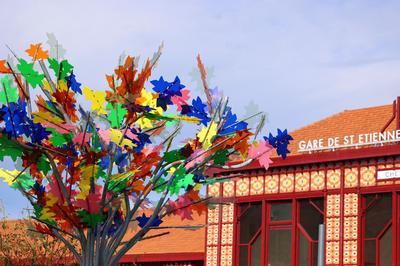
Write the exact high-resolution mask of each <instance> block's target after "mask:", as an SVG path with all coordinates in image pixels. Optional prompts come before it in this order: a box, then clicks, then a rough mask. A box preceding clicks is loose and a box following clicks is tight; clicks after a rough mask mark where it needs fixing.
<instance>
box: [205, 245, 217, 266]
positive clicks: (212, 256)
mask: <svg viewBox="0 0 400 266" xmlns="http://www.w3.org/2000/svg"><path fill="white" fill-rule="evenodd" d="M206 253H207V254H206V265H207V266H217V263H218V248H217V247H207V251H206Z"/></svg>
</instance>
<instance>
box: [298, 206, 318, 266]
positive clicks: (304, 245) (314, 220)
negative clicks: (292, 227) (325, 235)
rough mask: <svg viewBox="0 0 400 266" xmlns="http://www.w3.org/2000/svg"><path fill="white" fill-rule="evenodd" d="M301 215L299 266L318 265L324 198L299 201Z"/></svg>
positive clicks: (299, 222)
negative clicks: (319, 229) (319, 235)
mask: <svg viewBox="0 0 400 266" xmlns="http://www.w3.org/2000/svg"><path fill="white" fill-rule="evenodd" d="M298 208H299V212H300V217H299V220H298V224H297V232H298V236H299V237H298V241H297V242H298V243H297V246H298V263H297V265H299V266H316V265H317V260H318V228H319V225H320V224H323V223H324V201H323V199H304V200H300V201H299V203H298Z"/></svg>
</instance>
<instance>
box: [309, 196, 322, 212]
mask: <svg viewBox="0 0 400 266" xmlns="http://www.w3.org/2000/svg"><path fill="white" fill-rule="evenodd" d="M311 201H312V202H313V203H314V204H315V205H316V206H317V207H318V208H319V209H320V210H321V211H324V209H325V204H324V199H323V198H317V199H311Z"/></svg>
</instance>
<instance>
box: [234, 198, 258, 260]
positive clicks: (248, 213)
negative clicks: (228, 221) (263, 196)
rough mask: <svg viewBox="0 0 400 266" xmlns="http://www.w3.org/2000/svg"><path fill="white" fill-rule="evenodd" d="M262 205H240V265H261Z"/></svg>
mask: <svg viewBox="0 0 400 266" xmlns="http://www.w3.org/2000/svg"><path fill="white" fill-rule="evenodd" d="M261 206H262V204H261V202H256V203H245V204H240V205H239V212H240V214H239V228H240V234H239V265H240V266H248V265H254V266H256V265H261V264H260V263H261V262H260V258H261V224H262V208H261Z"/></svg>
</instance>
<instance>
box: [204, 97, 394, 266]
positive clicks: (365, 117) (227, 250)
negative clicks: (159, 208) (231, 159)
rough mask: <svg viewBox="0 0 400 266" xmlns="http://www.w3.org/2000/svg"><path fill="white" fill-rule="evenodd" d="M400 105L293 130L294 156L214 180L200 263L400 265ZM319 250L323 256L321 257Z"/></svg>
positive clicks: (347, 113)
mask: <svg viewBox="0 0 400 266" xmlns="http://www.w3.org/2000/svg"><path fill="white" fill-rule="evenodd" d="M399 113H400V101H399V99H397V100H396V101H395V102H394V103H393V105H385V106H378V107H372V108H364V109H358V110H350V111H344V112H342V113H339V114H336V115H333V116H331V117H328V118H326V119H323V120H321V121H318V122H316V123H313V124H310V125H308V126H306V127H303V128H301V129H299V130H296V131H294V132H292V133H291V135H292V136H293V138H294V139H295V141H294V142H293V143H292V144H291V147H290V150H291V151H292V155H290V156H288V158H287V159H286V160H281V159H279V158H275V159H273V161H274V163H273V164H272V165H271V166H270V168H269V169H268V170H267V171H266V170H265V169H262V168H260V167H259V166H258V165H257V164H252V165H249V166H247V167H245V168H243V169H239V170H235V171H234V172H233V171H216V172H215V173H214V175H215V176H223V175H231V174H233V173H235V174H238V173H239V174H240V177H239V178H238V177H235V178H234V179H230V180H228V181H225V182H224V183H216V184H214V185H212V186H209V187H208V191H207V193H208V194H209V195H210V196H213V197H215V198H216V199H217V200H218V201H219V203H220V204H217V205H216V206H212V207H210V208H209V209H208V213H207V219H206V220H207V224H208V226H207V229H206V243H205V246H206V247H205V253H206V254H205V264H206V265H210V266H211V265H218V266H219V265H221V266H223V265H240V266H248V265H249V266H250V265H270V266H286V265H287V266H289V265H293V266H294V265H307V266H314V265H317V260H318V242H319V239H320V238H321V234H319V229H320V227H321V226H320V225H323V229H324V230H323V231H321V232H323V238H321V240H320V243H322V244H323V246H322V247H323V248H322V249H320V256H322V257H321V258H322V259H323V262H324V265H381V266H389V265H400V144H399V143H400V130H399V129H400V115H399ZM321 251H323V252H321Z"/></svg>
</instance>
